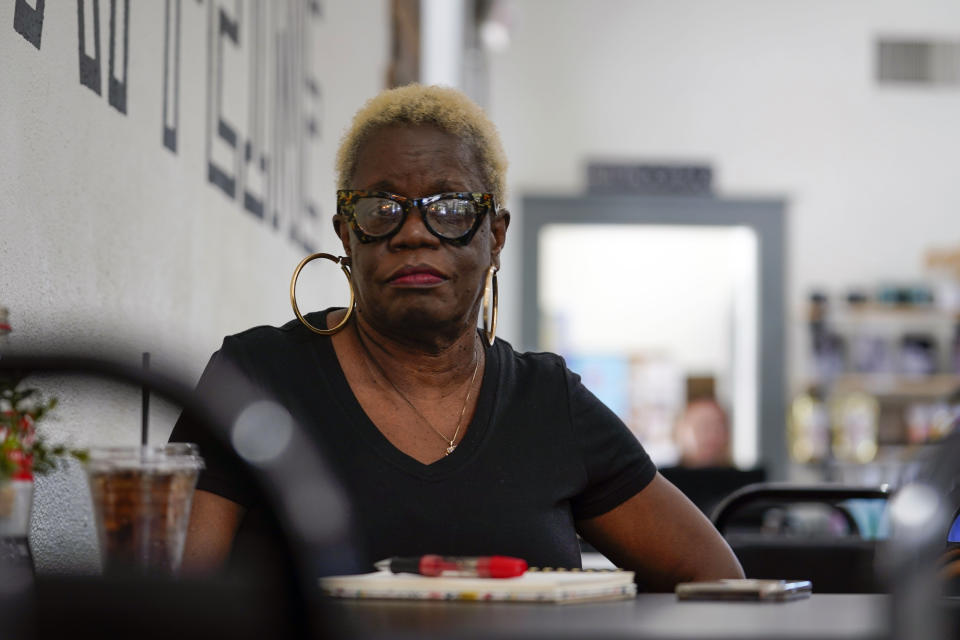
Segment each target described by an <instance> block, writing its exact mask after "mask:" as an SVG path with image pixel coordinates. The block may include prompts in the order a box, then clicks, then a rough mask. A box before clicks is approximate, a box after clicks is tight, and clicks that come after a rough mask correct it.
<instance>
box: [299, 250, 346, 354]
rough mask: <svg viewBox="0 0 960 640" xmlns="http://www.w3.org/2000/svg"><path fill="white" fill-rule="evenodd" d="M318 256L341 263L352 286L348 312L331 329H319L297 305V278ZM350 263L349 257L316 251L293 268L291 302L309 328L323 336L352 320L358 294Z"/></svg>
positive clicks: (341, 268) (331, 333)
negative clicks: (356, 293) (354, 287)
mask: <svg viewBox="0 0 960 640" xmlns="http://www.w3.org/2000/svg"><path fill="white" fill-rule="evenodd" d="M317 258H323V259H325V260H332V261H333V262H335V263H337V264H339V265H340V270H341V271H343V274H344V275H345V276H347V284H348V285H349V286H350V305H349V306H348V307H347V314H346V315H345V316H343V320H341V321H340V322H339V323H337V325H336V326H334V327H331V328H329V329H319V328H317V327H315V326H313V325H312V324H310V323H309V322H307V319H306V318H304V317H303V314H301V313H300V307H298V306H297V278H299V277H300V271H302V270H303V268H304V267H305V266H307V264H308V263H309V262H312V261H313V260H316V259H317ZM348 263H349V258H347V257H342V258H338V257H337V256H332V255H330V254H329V253H314V254H313V255H309V256H307V257H306V258H304V259H303V260H301V261H300V264H298V265H297V268H296V269H294V270H293V278H291V279H290V304H291V305H292V306H293V312H294V313H295V314H297V318H298V319H299V320H300V322H302V323H303V324H304V325H305V326H306V327H307V329H310V331H313V332H314V333H319V334H320V335H322V336H332V335H333V334H335V333H336V332H337V331H340V330H341V329H343V328H344V327H345V326H346V325H347V321H348V320H350V316H351V315H352V314H353V308H354V306H355V300H356V296H355V295H354V291H353V279H351V277H350V269H349V267H348V266H347V265H348Z"/></svg>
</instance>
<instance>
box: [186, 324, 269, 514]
mask: <svg viewBox="0 0 960 640" xmlns="http://www.w3.org/2000/svg"><path fill="white" fill-rule="evenodd" d="M232 346H233V345H232V342H231V338H229V337H228V338H226V339H225V340H224V341H223V346H222V347H221V348H220V350H219V351H217V352H215V353H214V354H213V356H211V358H210V361H209V362H208V363H207V366H206V368H205V369H204V371H203V374H202V375H201V376H200V381H199V382H198V383H197V388H196V391H197V394H198V395H199V396H200V398H201V399H203V398H204V397H209V395H210V394H212V393H214V389H216V388H218V381H221V382H222V381H223V380H224V379H230V378H229V377H228V376H229V375H230V374H231V372H235V371H236V369H237V367H238V358H237V356H236V353H235V349H233V348H232ZM220 388H222V386H220ZM170 442H193V443H195V444H196V445H197V446H198V448H199V450H200V456H201V457H202V458H203V462H204V469H203V470H202V471H201V472H200V477H199V478H198V480H197V489H201V490H203V491H209V492H210V493H215V494H217V495H219V496H222V497H224V498H227V499H228V500H232V501H233V502H236V503H238V504H240V505H243V506H244V507H250V506H251V504H252V496H253V495H254V490H253V487H251V485H250V480H249V478H248V476H246V475H245V474H244V473H243V472H242V464H243V463H242V462H241V461H240V460H239V459H238V458H237V457H236V455H235V454H234V453H232V452H231V451H229V450H228V449H227V447H225V446H224V445H223V444H222V443H221V442H220V441H219V440H217V438H215V437H214V436H213V434H212V433H211V432H210V430H209V429H207V428H206V427H205V426H204V425H203V424H201V422H200V421H199V419H197V417H196V416H194V415H192V414H191V413H189V412H188V411H184V412H183V413H181V414H180V417H179V418H178V419H177V422H176V424H175V425H174V427H173V431H172V433H171V434H170Z"/></svg>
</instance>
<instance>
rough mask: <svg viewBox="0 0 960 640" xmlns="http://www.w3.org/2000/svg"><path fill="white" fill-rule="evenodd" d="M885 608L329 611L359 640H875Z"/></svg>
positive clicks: (401, 604) (379, 604) (872, 602)
mask: <svg viewBox="0 0 960 640" xmlns="http://www.w3.org/2000/svg"><path fill="white" fill-rule="evenodd" d="M889 608H890V600H889V596H886V595H878V594H814V595H812V596H811V597H809V598H805V599H802V600H794V601H790V602H702V601H678V600H677V598H676V596H675V595H673V594H642V595H639V596H637V597H636V598H634V599H630V600H620V601H613V602H593V603H580V604H566V605H559V604H521V603H510V602H499V603H498V602H430V601H387V600H344V601H334V602H332V603H330V609H329V610H328V611H329V613H330V614H332V615H334V616H336V617H337V618H339V619H340V620H341V623H342V624H345V625H346V626H347V628H348V629H349V630H350V632H351V635H353V634H355V635H356V636H358V637H363V638H387V637H389V638H427V637H428V638H454V637H455V638H516V639H518V640H524V639H533V638H559V639H562V638H591V639H593V638H597V639H602V638H639V639H642V640H653V639H662V640H682V639H696V640H708V639H709V640H727V639H730V640H733V639H737V640H752V639H757V640H759V639H761V638H763V639H764V640H767V639H774V640H853V639H857V640H867V639H871V640H873V639H880V638H884V637H885V636H886V634H887V624H888V617H889Z"/></svg>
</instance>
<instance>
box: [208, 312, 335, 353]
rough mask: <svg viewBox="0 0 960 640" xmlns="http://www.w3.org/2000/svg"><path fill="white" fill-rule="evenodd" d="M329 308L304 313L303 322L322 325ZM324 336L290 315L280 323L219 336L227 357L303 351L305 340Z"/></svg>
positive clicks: (312, 342) (320, 338) (222, 349)
mask: <svg viewBox="0 0 960 640" xmlns="http://www.w3.org/2000/svg"><path fill="white" fill-rule="evenodd" d="M328 312H329V309H327V310H324V311H315V312H312V313H308V314H306V315H305V318H306V320H307V322H309V323H310V324H312V325H313V326H320V327H323V326H326V315H327V313H328ZM322 339H326V336H320V335H318V334H315V333H313V332H312V331H310V330H309V329H307V327H306V326H304V325H303V323H302V322H300V320H298V319H296V318H294V319H293V320H290V321H289V322H287V323H285V324H282V325H280V326H273V325H258V326H255V327H250V328H249V329H245V330H244V331H240V332H239V333H234V334H231V335H228V336H226V337H225V338H224V339H223V346H222V347H221V348H220V351H221V353H223V354H224V355H227V356H235V357H250V356H257V355H260V354H276V355H279V354H281V353H284V352H289V351H294V352H297V351H303V347H304V345H306V344H307V343H310V344H314V345H315V344H316V343H317V342H321V341H322Z"/></svg>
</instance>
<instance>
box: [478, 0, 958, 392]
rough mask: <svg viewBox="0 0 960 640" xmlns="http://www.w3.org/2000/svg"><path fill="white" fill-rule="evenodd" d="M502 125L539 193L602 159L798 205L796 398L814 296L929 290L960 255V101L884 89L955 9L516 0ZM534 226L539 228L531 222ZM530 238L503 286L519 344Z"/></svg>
mask: <svg viewBox="0 0 960 640" xmlns="http://www.w3.org/2000/svg"><path fill="white" fill-rule="evenodd" d="M508 8H509V10H510V15H511V26H512V34H511V35H512V38H511V46H510V48H509V49H507V50H506V51H505V52H503V53H499V54H493V55H492V58H491V67H490V68H491V84H490V87H491V89H490V95H491V105H490V111H491V115H492V116H493V118H494V120H495V121H496V123H497V125H498V126H499V128H500V131H501V133H502V135H503V138H504V142H505V145H506V148H507V154H508V156H509V158H510V161H511V167H510V173H509V178H510V188H511V192H512V194H513V196H512V203H511V204H512V206H513V207H514V209H518V205H519V199H520V197H521V195H522V194H524V193H559V194H564V193H580V192H581V191H582V189H583V188H584V185H585V168H584V166H585V161H586V160H587V159H589V158H609V157H616V158H624V159H630V160H635V159H654V160H663V159H680V160H693V161H708V162H710V163H711V164H712V165H713V167H714V168H715V186H716V190H717V192H718V194H719V195H721V196H723V195H737V196H741V195H764V196H774V197H784V198H786V199H787V201H788V216H789V220H788V238H787V242H788V249H789V255H787V256H786V261H787V268H788V273H789V282H788V283H787V285H788V305H789V308H788V317H789V318H790V322H791V324H790V334H789V335H790V336H791V345H790V352H789V356H790V357H789V360H790V371H789V376H790V379H791V380H792V383H793V385H794V386H795V385H797V384H799V382H800V380H801V379H802V378H803V376H804V375H805V370H804V366H805V363H804V362H803V358H804V353H803V351H802V348H803V344H804V342H803V334H802V320H803V318H804V302H805V295H806V292H807V291H808V290H809V289H810V288H811V287H814V286H826V287H827V288H831V289H832V290H834V291H836V292H838V293H839V292H841V291H843V290H844V289H846V288H847V287H849V286H854V285H864V286H872V285H875V284H877V283H878V281H880V280H884V279H895V280H911V279H920V278H922V277H923V275H924V274H923V265H922V263H923V252H924V251H925V250H926V249H927V248H929V247H935V246H956V245H957V243H958V242H960V180H958V175H960V174H958V171H957V167H958V166H960V161H958V153H960V118H958V117H957V114H958V113H960V91H957V90H955V89H954V90H949V89H939V90H921V89H909V88H905V89H892V88H889V87H883V88H881V87H878V86H877V85H876V84H875V82H874V80H873V78H874V71H873V64H874V61H873V41H874V38H875V37H877V36H878V35H881V34H882V35H910V36H924V37H926V36H930V37H942V38H947V39H954V40H956V39H958V38H960V3H957V2H955V1H954V0H917V1H913V0H910V1H907V0H842V1H839V2H838V1H836V0H594V1H591V2H584V1H577V0H514V1H512V2H508ZM517 213H518V215H522V212H520V211H517ZM519 230H520V224H519V223H516V222H515V224H514V226H513V227H512V228H511V236H512V237H511V238H510V239H509V240H508V245H507V248H506V249H505V255H504V261H503V262H504V268H503V270H502V271H501V291H502V295H501V300H502V305H501V306H502V311H501V319H502V320H501V324H502V327H503V334H504V335H505V336H506V337H508V338H512V339H516V338H518V337H519V332H520V331H519V322H520V319H519V306H520V305H519V298H518V296H519V274H517V273H516V269H517V268H518V265H519V264H520V260H519V257H518V255H517V254H516V251H517V250H518V248H519V246H520V242H519V238H518V236H519Z"/></svg>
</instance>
